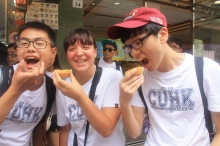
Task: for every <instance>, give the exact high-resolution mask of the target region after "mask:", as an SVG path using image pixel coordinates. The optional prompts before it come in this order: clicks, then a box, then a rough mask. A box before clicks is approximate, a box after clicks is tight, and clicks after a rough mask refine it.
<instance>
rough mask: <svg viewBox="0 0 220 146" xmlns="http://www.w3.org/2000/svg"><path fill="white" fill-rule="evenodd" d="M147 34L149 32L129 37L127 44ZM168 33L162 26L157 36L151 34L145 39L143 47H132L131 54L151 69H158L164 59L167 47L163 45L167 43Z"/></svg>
mask: <svg viewBox="0 0 220 146" xmlns="http://www.w3.org/2000/svg"><path fill="white" fill-rule="evenodd" d="M146 34H147V32H146V33H143V34H141V35H138V36H135V37H132V38H130V39H128V40H127V41H126V42H125V45H130V44H131V43H132V42H134V41H136V40H138V39H141V38H143V37H144V36H145V35H146ZM167 34H168V33H167V30H166V28H162V29H161V30H160V31H159V33H158V35H157V36H155V35H150V36H149V37H148V38H146V39H145V40H143V42H142V43H143V46H142V47H141V48H139V49H138V50H135V49H132V50H131V52H130V53H131V55H132V56H133V57H134V58H135V59H137V60H138V61H139V62H140V63H141V64H142V65H143V67H144V68H147V69H148V70H149V71H154V70H157V69H158V68H159V67H161V62H162V60H163V59H164V55H165V49H163V45H164V44H166V40H167V36H168V35H167Z"/></svg>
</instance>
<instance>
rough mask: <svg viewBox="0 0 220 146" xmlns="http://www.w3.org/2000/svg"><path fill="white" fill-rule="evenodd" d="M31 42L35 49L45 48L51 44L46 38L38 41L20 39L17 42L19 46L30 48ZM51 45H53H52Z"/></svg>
mask: <svg viewBox="0 0 220 146" xmlns="http://www.w3.org/2000/svg"><path fill="white" fill-rule="evenodd" d="M30 43H32V44H33V46H34V48H35V49H45V48H46V47H47V45H51V44H50V43H48V42H47V41H45V40H36V41H28V40H18V41H17V42H16V44H17V48H28V47H29V45H30ZM51 47H53V46H52V45H51Z"/></svg>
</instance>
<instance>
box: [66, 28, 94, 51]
mask: <svg viewBox="0 0 220 146" xmlns="http://www.w3.org/2000/svg"><path fill="white" fill-rule="evenodd" d="M76 41H79V42H80V43H82V44H84V45H93V46H94V48H96V42H95V39H94V37H93V36H92V34H91V33H90V32H89V31H88V30H87V29H85V28H76V29H73V30H71V31H70V32H69V33H68V34H67V35H66V37H65V39H64V41H63V46H64V51H65V52H67V49H68V47H69V46H71V45H74V44H75V43H76Z"/></svg>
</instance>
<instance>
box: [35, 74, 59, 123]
mask: <svg viewBox="0 0 220 146" xmlns="http://www.w3.org/2000/svg"><path fill="white" fill-rule="evenodd" d="M45 78H46V91H47V105H46V111H45V113H44V115H43V117H42V119H41V120H40V122H39V123H38V124H37V125H36V126H35V127H38V126H39V125H40V124H41V123H42V122H44V121H45V119H46V118H47V116H49V113H50V111H51V108H52V106H53V103H54V100H55V98H56V87H55V85H54V84H53V80H52V79H51V78H50V77H49V76H47V75H46V74H45Z"/></svg>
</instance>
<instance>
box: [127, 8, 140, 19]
mask: <svg viewBox="0 0 220 146" xmlns="http://www.w3.org/2000/svg"><path fill="white" fill-rule="evenodd" d="M137 11H138V10H133V11H131V13H129V14H128V16H127V17H126V18H125V19H124V21H126V20H128V19H131V18H133V17H134V16H135V14H136V13H137Z"/></svg>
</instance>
